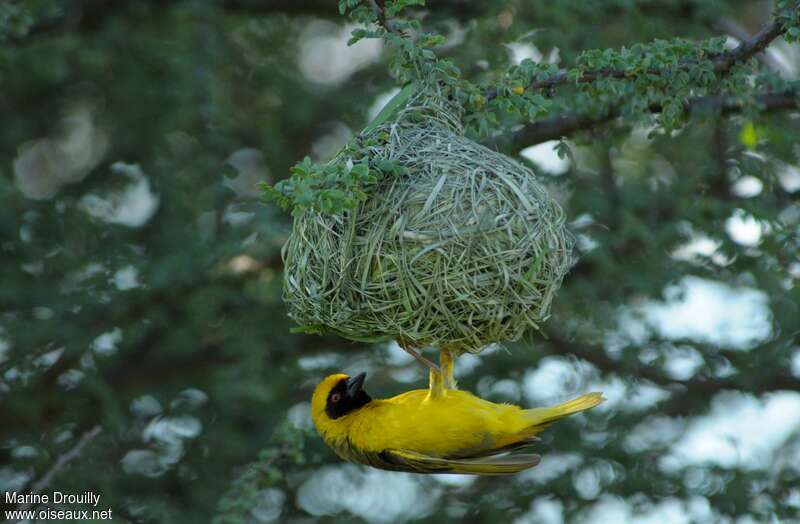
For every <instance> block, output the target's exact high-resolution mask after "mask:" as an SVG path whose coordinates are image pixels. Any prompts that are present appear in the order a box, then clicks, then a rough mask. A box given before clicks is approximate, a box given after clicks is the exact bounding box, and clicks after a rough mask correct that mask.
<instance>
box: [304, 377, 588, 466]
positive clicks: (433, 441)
mask: <svg viewBox="0 0 800 524" xmlns="http://www.w3.org/2000/svg"><path fill="white" fill-rule="evenodd" d="M362 383H363V374H362V375H359V376H357V377H354V378H350V377H348V376H347V375H343V374H337V375H331V376H329V377H327V378H325V379H324V380H323V381H322V382H321V383H320V384H319V385H318V386H317V388H316V390H315V391H314V396H313V398H312V402H311V416H312V419H313V421H314V424H315V426H316V428H317V431H318V432H319V433H320V435H321V436H322V438H323V439H324V440H325V442H326V443H327V444H328V445H329V446H330V447H331V448H332V449H333V450H334V451H335V452H336V453H337V454H338V455H339V456H340V457H342V458H343V459H345V460H349V461H352V462H360V463H362V464H367V465H371V466H375V467H379V468H383V469H391V470H400V471H414V472H422V473H474V474H484V475H497V474H508V473H516V472H518V471H521V470H523V469H526V468H528V467H532V466H535V465H536V464H538V462H539V456H538V455H532V454H523V455H507V456H498V455H499V454H501V453H504V452H506V451H513V450H518V449H520V448H522V447H525V446H528V445H530V444H531V443H532V442H533V440H534V436H535V435H536V434H537V433H539V432H540V431H542V430H543V429H544V428H545V427H546V426H547V425H549V424H550V423H551V422H554V421H556V420H558V419H560V418H563V417H566V416H568V415H571V414H573V413H578V412H580V411H584V410H586V409H590V408H592V407H594V406H597V405H598V404H600V403H601V402H602V401H603V400H604V399H603V397H602V395H601V394H600V393H589V394H587V395H583V396H582V397H579V398H576V399H574V400H571V401H569V402H565V403H564V404H560V405H558V406H553V407H549V408H535V409H522V408H520V407H518V406H514V405H511V404H495V403H493V402H489V401H486V400H483V399H481V398H478V397H476V396H475V395H472V394H471V393H468V392H466V391H460V390H456V389H445V390H439V391H438V392H437V391H435V390H433V389H431V390H421V389H420V390H413V391H409V392H407V393H403V394H401V395H397V396H395V397H392V398H389V399H379V400H372V399H371V398H370V397H369V396H368V395H367V394H366V393H365V392H364V391H363V389H362V388H361V385H362Z"/></svg>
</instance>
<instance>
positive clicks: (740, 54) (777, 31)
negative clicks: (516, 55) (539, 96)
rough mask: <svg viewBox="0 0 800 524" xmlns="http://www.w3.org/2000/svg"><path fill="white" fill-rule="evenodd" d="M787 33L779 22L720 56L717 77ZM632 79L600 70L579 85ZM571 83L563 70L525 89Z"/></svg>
mask: <svg viewBox="0 0 800 524" xmlns="http://www.w3.org/2000/svg"><path fill="white" fill-rule="evenodd" d="M783 32H784V28H783V24H781V23H780V22H779V21H777V20H773V21H772V23H770V24H769V25H767V26H765V27H763V28H762V29H761V30H760V31H759V32H758V33H757V34H756V35H754V36H753V37H752V38H749V39H747V40H744V41H742V42H741V43H740V44H739V45H738V46H736V48H735V49H732V50H731V51H726V52H724V53H721V54H720V55H719V56H717V57H715V58H713V59H712V61H713V63H714V71H715V72H717V73H725V72H727V71H728V70H730V68H731V67H733V65H734V64H736V63H737V62H742V61H744V60H747V59H748V58H750V57H751V56H753V55H755V54H756V53H758V52H760V51H763V50H764V49H765V48H766V47H767V46H768V45H769V44H770V42H772V41H773V40H775V39H776V38H777V37H779V36H780V35H782V34H783ZM697 63H698V62H697V60H694V59H687V60H683V61H681V62H680V64H679V67H682V68H686V67H690V66H694V65H697ZM660 73H661V71H659V70H657V69H653V70H650V71H647V74H654V75H658V74H660ZM629 76H633V73H632V72H631V71H628V70H625V69H597V70H592V71H584V72H583V73H582V74H581V76H580V78H578V82H580V83H591V82H594V81H596V80H599V79H602V78H626V77H629ZM568 81H569V71H566V70H561V71H559V72H558V73H556V74H554V75H553V76H550V77H548V78H544V79H540V80H536V79H535V80H533V81H532V82H531V83H530V84H528V86H527V87H526V88H525V89H553V88H555V87H558V86H561V85H563V84H566V83H567V82H568ZM497 95H498V93H497V91H496V90H494V89H491V90H489V91H487V92H486V93H485V94H484V96H485V98H486V99H487V100H492V99H493V98H496V97H497Z"/></svg>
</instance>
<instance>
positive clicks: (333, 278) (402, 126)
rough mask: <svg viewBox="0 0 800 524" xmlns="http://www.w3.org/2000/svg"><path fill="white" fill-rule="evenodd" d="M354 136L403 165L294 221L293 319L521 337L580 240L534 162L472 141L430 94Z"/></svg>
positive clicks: (480, 340) (415, 336)
mask: <svg viewBox="0 0 800 524" xmlns="http://www.w3.org/2000/svg"><path fill="white" fill-rule="evenodd" d="M354 140H356V141H357V142H356V143H357V144H373V145H368V146H364V147H365V149H366V151H365V154H366V155H367V157H368V158H369V159H370V162H371V163H372V162H380V161H382V160H389V161H393V162H395V163H396V164H399V165H400V166H402V167H403V170H402V173H401V174H399V175H397V176H391V177H383V178H382V179H381V180H380V181H379V182H378V183H377V184H375V185H374V186H372V187H371V188H370V189H369V193H368V198H367V199H366V200H365V201H363V202H361V203H360V204H359V205H358V206H357V207H356V208H355V209H352V210H348V211H345V212H343V213H341V214H338V215H326V214H322V213H320V212H317V211H312V210H307V211H304V212H302V213H300V214H299V215H297V216H295V220H294V226H293V230H292V234H291V235H290V237H289V239H288V241H287V243H286V245H285V246H284V249H283V259H284V264H285V274H284V275H285V281H284V297H283V298H284V300H285V302H286V303H287V305H288V308H289V314H290V316H291V317H292V318H293V319H294V320H296V321H297V322H299V323H300V324H301V325H303V326H306V327H308V328H309V329H312V330H316V329H320V330H328V331H332V332H334V333H337V334H339V335H341V336H343V337H345V338H349V339H353V340H359V341H384V340H390V339H395V340H397V341H398V342H399V343H400V344H402V345H405V346H406V347H411V348H420V347H424V346H436V347H439V348H446V349H449V350H450V351H453V352H455V353H456V354H458V353H463V352H471V353H477V352H480V350H481V349H483V348H484V347H485V346H487V345H488V344H490V343H493V342H502V341H513V340H517V339H519V338H520V337H521V336H522V334H523V332H524V331H525V330H526V329H528V328H529V327H534V328H536V327H538V325H539V324H540V323H541V322H543V321H544V320H545V319H546V318H547V316H548V314H549V309H550V304H551V301H552V300H553V296H554V295H555V293H556V291H557V290H558V288H559V287H560V285H561V281H562V279H563V277H564V275H565V274H566V272H567V271H568V269H569V267H570V266H571V263H572V255H571V251H572V247H573V244H574V240H573V237H572V236H571V234H570V233H569V232H568V230H567V229H566V227H565V223H564V222H565V218H564V213H563V211H562V209H561V208H560V206H559V205H558V204H557V203H556V202H555V200H553V198H552V197H551V196H550V195H548V193H547V191H546V190H545V189H544V187H542V185H540V184H539V182H537V180H536V177H535V175H534V174H533V173H532V172H531V171H530V170H529V169H527V168H526V167H524V166H522V165H521V164H519V163H517V162H515V161H514V160H512V159H510V158H508V157H506V156H504V155H502V154H500V153H497V152H495V151H492V150H490V149H488V148H486V147H484V146H482V145H480V144H478V143H476V142H474V141H472V140H470V139H468V138H465V137H464V136H463V129H462V126H461V123H460V115H459V114H458V111H457V110H456V109H454V108H453V107H452V105H451V104H450V103H449V102H447V101H446V100H445V99H443V98H442V97H441V96H440V95H439V94H438V93H436V92H432V91H431V90H421V91H419V92H418V93H417V95H415V96H414V97H413V98H412V99H411V100H410V101H409V102H408V104H407V105H406V106H405V108H403V109H401V110H399V111H398V112H397V113H396V114H395V116H394V117H393V118H392V119H391V121H388V122H385V123H383V124H381V125H379V126H377V127H375V128H373V129H369V128H368V130H365V131H364V132H362V133H361V134H360V135H359V136H357V137H356V138H355V139H354ZM375 144H377V145H375ZM346 156H347V155H346V154H345V153H340V154H339V155H338V156H337V157H335V158H334V159H333V160H332V161H331V162H348V158H347V157H346Z"/></svg>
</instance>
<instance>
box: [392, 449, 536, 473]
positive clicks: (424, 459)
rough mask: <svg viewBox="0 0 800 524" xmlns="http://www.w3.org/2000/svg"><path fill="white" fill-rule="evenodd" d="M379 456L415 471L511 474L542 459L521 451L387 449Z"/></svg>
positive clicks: (395, 464)
mask: <svg viewBox="0 0 800 524" xmlns="http://www.w3.org/2000/svg"><path fill="white" fill-rule="evenodd" d="M381 458H382V459H383V460H384V461H386V463H387V465H391V466H394V467H392V468H391V469H397V470H401V471H411V472H414V473H461V474H466V475H510V474H513V473H518V472H520V471H522V470H525V469H528V468H532V467H533V466H535V465H537V464H538V463H539V461H540V460H541V457H540V456H539V455H536V454H533V453H523V454H517V455H506V456H502V457H498V456H493V455H487V456H480V457H471V458H460V459H448V458H441V457H433V456H430V455H425V454H423V453H417V452H416V451H408V450H405V449H387V450H385V451H383V452H382V453H381Z"/></svg>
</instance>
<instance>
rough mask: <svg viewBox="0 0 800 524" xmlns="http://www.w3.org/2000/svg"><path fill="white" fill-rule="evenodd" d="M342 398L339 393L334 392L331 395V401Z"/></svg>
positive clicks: (337, 400)
mask: <svg viewBox="0 0 800 524" xmlns="http://www.w3.org/2000/svg"><path fill="white" fill-rule="evenodd" d="M341 399H342V395H341V394H340V393H334V394H333V395H331V402H339V401H340V400H341Z"/></svg>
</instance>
